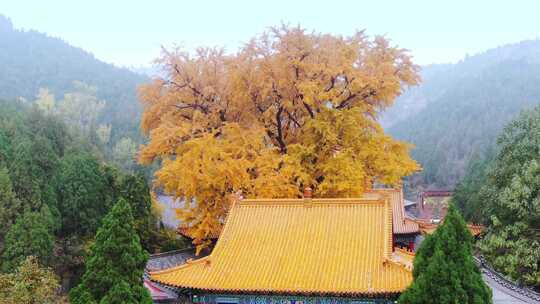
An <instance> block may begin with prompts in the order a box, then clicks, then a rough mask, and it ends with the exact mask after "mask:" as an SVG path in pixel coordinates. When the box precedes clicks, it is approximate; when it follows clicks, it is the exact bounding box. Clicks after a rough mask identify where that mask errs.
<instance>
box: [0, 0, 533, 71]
mask: <svg viewBox="0 0 540 304" xmlns="http://www.w3.org/2000/svg"><path fill="white" fill-rule="evenodd" d="M539 12H540V1H538V0H530V1H529V0H521V1H520V0H513V1H511V0H507V1H503V0H491V1H487V0H453V1H450V0H446V1H437V0H416V1H415V0H388V1H382V0H379V1H376V0H371V1H363V0H356V1H353V0H351V1H340V0H327V1H318V0H306V1H293V0H289V1H285V0H268V1H255V0H252V1H232V0H229V1H225V0H222V1H217V0H216V1H209V0H207V1H203V0H201V1H195V0H191V1H185V0H176V1H172V0H171V1H165V0H153V1H150V0H146V1H143V0H131V1H127V0H86V1H82V0H81V1H79V0H48V1H41V0H34V1H30V0H0V14H4V15H6V16H8V17H10V18H11V19H12V21H13V23H14V25H15V27H17V28H23V29H36V30H38V31H40V32H45V33H47V34H49V35H51V36H56V37H60V38H62V39H64V40H65V41H67V42H69V43H70V44H72V45H75V46H78V47H82V48H84V49H85V50H87V51H90V52H92V53H93V54H94V55H95V56H96V57H97V58H99V59H101V60H104V61H107V62H111V63H115V64H117V65H128V66H140V65H147V64H149V63H150V62H151V61H152V59H154V58H155V57H156V56H158V55H159V49H160V46H161V45H165V46H167V45H171V44H173V43H176V44H180V45H183V46H185V47H186V48H187V49H193V48H195V47H197V46H225V47H226V49H227V50H228V51H234V50H235V49H236V48H237V47H238V46H239V45H241V44H242V43H243V42H245V41H247V40H248V39H249V38H251V37H252V36H253V35H254V34H257V33H260V32H262V31H264V30H265V29H266V28H267V27H269V26H273V25H279V24H280V23H281V22H285V23H290V24H293V25H296V24H300V25H301V26H303V27H305V28H307V29H310V30H315V31H317V32H324V33H328V32H329V33H334V34H343V35H349V34H351V33H353V32H354V31H355V30H356V29H366V30H367V32H368V33H369V34H372V35H374V34H382V35H385V36H386V37H387V38H389V39H391V40H392V41H393V42H394V43H395V44H397V45H399V46H400V47H404V48H407V49H410V50H411V52H412V54H413V56H414V58H415V61H416V62H417V63H419V64H428V63H442V62H455V61H457V60H459V59H461V58H463V57H464V56H465V55H466V54H475V53H478V52H480V51H483V50H486V49H489V48H492V47H496V46H499V45H503V44H506V43H512V42H518V41H521V40H525V39H535V38H537V37H539V36H540V19H539V18H540V16H539Z"/></svg>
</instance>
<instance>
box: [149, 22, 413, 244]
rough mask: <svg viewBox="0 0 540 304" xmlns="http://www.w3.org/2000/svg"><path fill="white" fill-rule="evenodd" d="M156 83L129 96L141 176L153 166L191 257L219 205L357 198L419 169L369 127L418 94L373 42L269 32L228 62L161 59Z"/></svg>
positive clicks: (405, 71)
mask: <svg viewBox="0 0 540 304" xmlns="http://www.w3.org/2000/svg"><path fill="white" fill-rule="evenodd" d="M157 63H158V64H159V65H160V66H161V67H162V69H163V75H164V76H163V77H161V78H157V79H154V81H153V82H152V83H149V84H146V85H143V86H142V87H141V88H140V90H139V95H140V99H141V100H142V103H143V106H144V115H143V119H142V129H143V132H145V134H146V135H147V136H149V137H150V142H149V143H148V144H147V145H146V146H143V147H142V149H141V151H140V153H139V160H140V162H141V163H143V164H149V163H152V162H153V161H154V160H156V159H157V160H160V161H162V166H161V168H160V170H159V171H157V173H156V183H157V185H158V186H160V187H162V188H163V189H164V190H165V191H166V192H167V193H169V194H171V195H173V196H175V197H178V198H181V199H184V200H185V201H186V202H187V204H186V207H185V208H183V209H182V210H179V216H180V218H181V220H182V221H183V223H184V225H186V226H187V227H189V229H190V232H191V234H192V235H193V236H194V241H195V243H196V244H197V245H199V247H202V246H204V245H205V244H206V243H205V241H204V240H205V239H206V238H207V237H208V236H209V235H210V234H212V233H213V232H215V231H216V230H218V229H220V227H221V225H222V223H223V219H224V216H225V214H226V212H227V210H228V207H229V204H230V203H231V197H232V196H231V195H232V194H233V193H237V192H238V191H242V192H243V193H244V195H245V196H249V197H266V198H278V197H295V196H299V195H300V194H301V189H302V188H303V187H306V186H310V187H312V188H313V189H314V193H315V196H320V197H336V196H341V197H344V196H345V197H346V196H356V195H360V194H361V193H362V192H363V191H365V190H366V189H367V188H369V187H371V185H373V183H375V182H377V183H384V184H388V185H394V184H397V183H399V182H400V180H401V178H402V177H403V176H406V175H409V174H411V173H412V172H414V171H416V170H418V169H419V166H418V164H417V163H416V162H415V161H414V160H412V159H411V158H410V156H409V149H410V146H409V145H408V144H407V143H404V142H400V141H396V140H394V139H392V138H391V137H390V136H388V135H386V134H385V133H384V131H383V129H382V127H381V126H380V124H379V123H378V122H377V117H378V115H379V114H380V113H381V112H382V111H383V110H384V109H385V108H387V107H389V106H391V105H392V103H393V102H394V100H395V99H396V97H397V96H398V95H399V94H400V93H401V92H402V91H403V89H404V88H405V87H407V86H410V85H414V84H416V83H417V82H418V80H419V77H418V74H417V70H418V67H417V66H416V65H414V64H413V63H412V61H411V58H410V56H409V55H408V52H407V51H406V50H404V49H400V48H398V47H395V46H392V45H391V44H390V43H389V41H388V40H386V39H385V38H383V37H380V36H377V37H374V38H372V37H369V36H367V35H366V34H365V33H364V32H357V33H356V34H354V35H353V36H350V37H342V36H334V35H328V34H318V33H310V32H307V31H306V30H304V29H302V28H300V27H288V26H281V27H277V28H272V29H271V30H270V31H268V32H266V33H263V34H261V35H259V36H257V37H255V38H254V39H252V40H251V41H249V42H248V43H247V44H245V46H244V47H242V48H241V49H240V50H239V51H238V52H236V53H234V54H228V53H225V52H224V50H223V49H219V48H200V49H198V50H197V51H196V52H195V54H190V53H187V52H183V51H182V50H181V49H173V50H164V51H163V55H162V57H161V58H159V59H158V60H157Z"/></svg>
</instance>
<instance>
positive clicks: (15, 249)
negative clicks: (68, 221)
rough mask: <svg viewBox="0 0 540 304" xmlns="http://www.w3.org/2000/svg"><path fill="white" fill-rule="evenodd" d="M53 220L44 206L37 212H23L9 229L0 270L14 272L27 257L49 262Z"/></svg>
mask: <svg viewBox="0 0 540 304" xmlns="http://www.w3.org/2000/svg"><path fill="white" fill-rule="evenodd" d="M52 224H53V219H52V215H51V212H50V211H49V208H48V207H47V206H46V205H44V206H43V207H42V208H41V210H40V211H39V212H35V211H25V213H24V214H22V215H21V216H19V217H18V218H17V220H16V221H15V224H13V225H12V226H11V228H10V229H9V231H8V233H7V235H6V240H5V248H4V253H3V255H2V257H3V261H2V270H4V271H11V270H14V269H15V268H16V267H17V266H18V265H19V264H20V263H21V262H22V261H23V260H24V259H25V258H26V257H27V256H35V257H37V258H38V259H39V261H40V262H41V263H44V264H48V263H50V262H51V258H52V251H53V246H54V236H53V234H52V229H53V227H51V226H52Z"/></svg>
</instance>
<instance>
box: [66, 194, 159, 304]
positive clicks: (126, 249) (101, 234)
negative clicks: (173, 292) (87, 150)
mask: <svg viewBox="0 0 540 304" xmlns="http://www.w3.org/2000/svg"><path fill="white" fill-rule="evenodd" d="M147 260H148V253H147V252H146V251H144V250H143V248H142V247H141V244H140V239H139V236H138V235H137V232H136V230H135V228H134V220H133V215H132V212H131V208H130V206H129V204H128V202H127V201H126V200H124V199H120V200H119V201H118V202H117V203H116V204H115V206H114V207H113V208H112V210H111V211H110V212H109V214H107V216H106V217H105V219H104V220H103V224H102V225H101V227H100V228H99V230H98V232H97V234H96V242H95V244H94V245H93V246H92V248H91V252H90V256H89V258H88V259H87V263H86V272H85V273H84V275H83V277H82V281H81V284H79V286H77V287H76V288H75V289H73V290H72V291H71V293H70V298H71V303H73V304H83V303H84V304H88V303H126V304H127V303H152V300H151V298H150V294H149V293H148V291H146V289H145V288H144V287H143V285H142V276H143V269H144V267H145V265H146V261H147ZM120 299H121V300H120Z"/></svg>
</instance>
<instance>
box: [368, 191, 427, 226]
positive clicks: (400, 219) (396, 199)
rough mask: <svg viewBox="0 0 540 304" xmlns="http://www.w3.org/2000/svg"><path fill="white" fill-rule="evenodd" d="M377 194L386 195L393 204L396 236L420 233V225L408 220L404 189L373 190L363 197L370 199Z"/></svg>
mask: <svg viewBox="0 0 540 304" xmlns="http://www.w3.org/2000/svg"><path fill="white" fill-rule="evenodd" d="M377 194H386V195H388V196H389V197H390V201H391V203H392V221H393V225H392V229H393V232H394V233H395V234H409V233H420V227H419V226H418V223H416V222H415V221H413V220H411V219H409V218H407V216H406V214H405V206H404V200H403V190H402V189H373V190H369V191H367V192H366V193H364V195H363V197H365V198H369V197H372V196H373V195H377Z"/></svg>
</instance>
